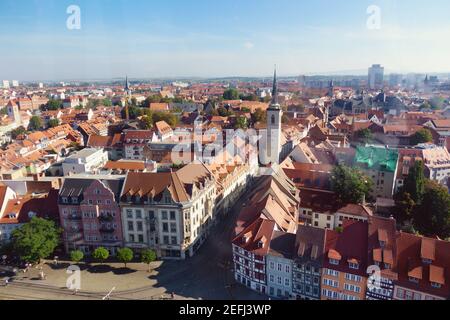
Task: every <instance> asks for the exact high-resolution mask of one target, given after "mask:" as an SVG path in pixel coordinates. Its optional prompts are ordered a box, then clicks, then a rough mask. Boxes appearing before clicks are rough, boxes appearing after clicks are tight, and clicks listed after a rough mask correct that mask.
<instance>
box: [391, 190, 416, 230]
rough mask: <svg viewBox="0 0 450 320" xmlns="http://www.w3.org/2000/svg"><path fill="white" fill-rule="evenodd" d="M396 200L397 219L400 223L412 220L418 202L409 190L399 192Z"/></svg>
mask: <svg viewBox="0 0 450 320" xmlns="http://www.w3.org/2000/svg"><path fill="white" fill-rule="evenodd" d="M394 200H395V206H396V210H395V219H396V220H397V221H398V222H399V223H404V222H406V221H411V219H412V215H413V212H414V209H415V206H416V203H415V202H414V200H413V199H412V197H411V194H409V193H408V192H399V193H398V194H396V195H395V197H394Z"/></svg>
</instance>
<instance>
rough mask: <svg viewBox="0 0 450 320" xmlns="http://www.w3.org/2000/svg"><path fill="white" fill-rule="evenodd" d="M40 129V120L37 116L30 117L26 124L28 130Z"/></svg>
mask: <svg viewBox="0 0 450 320" xmlns="http://www.w3.org/2000/svg"><path fill="white" fill-rule="evenodd" d="M41 128H42V120H41V118H39V117H38V116H32V117H31V119H30V123H29V124H28V130H30V131H36V130H39V129H41Z"/></svg>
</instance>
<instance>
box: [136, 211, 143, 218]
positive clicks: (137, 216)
mask: <svg viewBox="0 0 450 320" xmlns="http://www.w3.org/2000/svg"><path fill="white" fill-rule="evenodd" d="M136 219H142V211H141V210H136Z"/></svg>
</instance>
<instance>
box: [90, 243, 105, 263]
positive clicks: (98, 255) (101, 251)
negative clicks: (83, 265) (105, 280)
mask: <svg viewBox="0 0 450 320" xmlns="http://www.w3.org/2000/svg"><path fill="white" fill-rule="evenodd" d="M92 257H93V258H94V259H96V260H98V261H100V263H103V262H105V261H106V260H107V259H108V258H109V251H108V250H107V249H105V248H103V247H98V248H97V249H95V250H94V252H93V253H92Z"/></svg>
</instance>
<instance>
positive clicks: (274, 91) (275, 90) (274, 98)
mask: <svg viewBox="0 0 450 320" xmlns="http://www.w3.org/2000/svg"><path fill="white" fill-rule="evenodd" d="M271 107H272V108H273V107H278V108H279V107H280V104H279V103H278V80H277V66H275V70H274V73H273V89H272V102H271Z"/></svg>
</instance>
